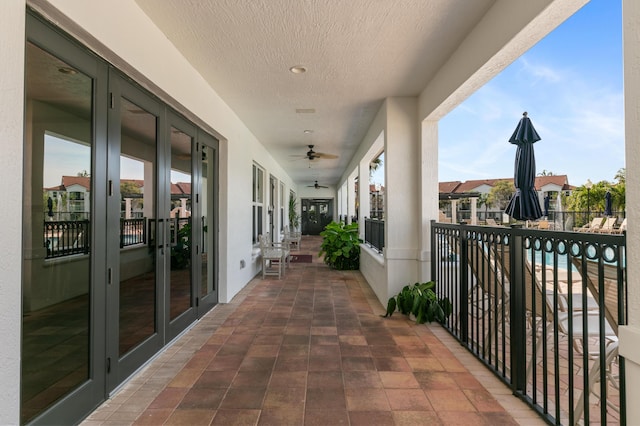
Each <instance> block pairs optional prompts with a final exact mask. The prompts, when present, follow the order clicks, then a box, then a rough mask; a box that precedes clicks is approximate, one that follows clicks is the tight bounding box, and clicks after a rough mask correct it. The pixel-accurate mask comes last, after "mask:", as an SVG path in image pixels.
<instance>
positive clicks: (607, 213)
mask: <svg viewBox="0 0 640 426" xmlns="http://www.w3.org/2000/svg"><path fill="white" fill-rule="evenodd" d="M604 215H605V216H611V191H609V190H607V193H606V194H604Z"/></svg>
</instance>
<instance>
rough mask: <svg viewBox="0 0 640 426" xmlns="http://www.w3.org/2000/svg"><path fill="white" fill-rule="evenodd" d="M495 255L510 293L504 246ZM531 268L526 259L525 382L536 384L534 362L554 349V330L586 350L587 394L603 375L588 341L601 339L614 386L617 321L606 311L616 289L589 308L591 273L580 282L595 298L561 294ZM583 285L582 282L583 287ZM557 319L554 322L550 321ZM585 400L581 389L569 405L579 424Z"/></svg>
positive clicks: (613, 301)
mask: <svg viewBox="0 0 640 426" xmlns="http://www.w3.org/2000/svg"><path fill="white" fill-rule="evenodd" d="M494 255H495V256H496V259H497V264H498V265H501V267H500V269H501V270H502V271H503V272H504V275H505V276H506V281H503V282H502V284H501V286H502V287H503V288H504V289H505V290H507V291H508V289H509V281H510V280H511V276H510V270H509V265H510V258H509V256H510V255H509V250H508V249H507V250H501V251H496V252H495V254H494ZM591 263H593V262H591ZM531 266H532V265H531V263H529V262H525V265H524V291H525V293H524V294H525V305H526V311H527V319H528V323H529V325H528V326H527V330H529V331H528V332H529V336H528V338H527V341H528V342H530V344H531V345H532V353H531V359H530V360H528V365H527V368H526V377H527V380H528V381H529V380H533V381H534V382H535V380H536V379H535V377H536V376H537V373H536V374H534V372H535V371H536V365H537V363H538V362H540V361H541V360H542V359H544V357H546V356H547V355H544V354H543V350H544V349H545V348H546V351H547V353H549V349H553V350H554V351H555V349H554V348H553V345H554V344H555V342H554V338H553V335H554V333H553V331H552V330H557V332H558V333H559V335H560V336H561V337H564V338H565V339H569V340H570V344H571V346H573V351H574V353H576V354H578V355H579V354H584V356H586V357H587V359H588V360H589V361H590V365H589V364H586V365H584V366H583V368H584V371H585V374H588V376H587V377H588V378H587V382H588V387H587V389H589V393H592V392H594V391H595V390H596V386H595V385H596V383H597V382H598V381H599V380H600V377H601V375H600V365H601V364H600V361H599V360H600V355H601V351H600V350H599V349H600V346H599V345H595V346H594V345H593V344H592V343H591V342H589V340H592V339H594V340H598V342H599V341H600V339H602V341H603V343H604V347H605V349H604V353H602V356H603V358H604V362H605V364H604V365H605V371H606V375H607V378H608V381H609V382H610V383H611V384H612V385H613V386H614V387H617V386H618V381H617V380H618V378H617V377H616V376H615V375H614V374H612V373H611V371H612V370H611V363H612V362H613V361H614V360H615V359H616V357H617V354H618V338H617V331H618V325H617V324H618V323H617V317H614V315H613V314H612V313H613V312H617V310H615V311H612V310H611V309H610V306H613V305H614V304H616V303H617V293H615V294H614V293H613V292H611V291H609V288H607V292H608V294H607V295H606V298H605V300H606V302H605V306H604V307H601V306H598V307H597V309H598V310H593V307H594V304H593V302H594V299H595V301H597V300H598V293H597V286H596V285H595V284H594V283H593V281H592V280H593V276H591V274H588V273H586V272H585V273H584V277H583V278H582V281H581V282H582V283H583V284H582V288H583V291H590V292H591V293H592V295H593V297H591V295H589V294H585V295H582V294H571V295H567V294H562V293H561V292H559V288H558V289H557V290H554V288H553V285H555V286H558V284H559V283H558V282H557V281H556V282H554V283H553V285H552V284H548V285H545V284H543V282H544V281H546V282H549V280H548V279H545V280H544V281H543V280H541V279H540V278H541V277H540V276H538V275H536V274H535V273H534V272H533V270H532V267H531ZM579 270H581V269H579ZM614 270H615V269H614ZM498 273H499V272H498ZM576 275H577V274H576ZM611 275H612V270H611V268H610V269H609V271H608V272H607V273H606V274H605V276H606V277H608V278H607V279H612V276H611ZM544 278H547V277H544ZM551 281H552V282H553V281H554V279H552V280H551ZM590 282H591V283H590ZM596 282H597V281H596ZM616 282H617V281H616ZM584 283H586V285H585V284H584ZM586 287H588V288H589V290H586ZM583 296H584V297H586V298H587V305H586V306H585V308H584V309H582V303H583V300H582V299H583ZM505 300H507V299H505ZM569 300H571V302H569ZM616 306H617V305H616ZM569 308H571V309H569ZM600 309H602V310H603V311H604V316H605V319H604V334H603V335H600V315H599V310H600ZM616 309H617V308H616ZM556 318H557V322H554V321H555V319H556ZM585 322H586V324H587V329H586V333H585V330H584V329H583V324H584V323H585ZM580 359H583V358H582V357H580V356H578V357H576V358H575V359H574V360H573V361H572V362H575V361H578V360H580ZM547 362H549V361H547ZM576 389H579V387H576ZM584 403H585V393H584V392H580V396H579V397H578V398H577V400H576V401H575V403H574V406H573V410H574V416H575V417H574V419H575V423H578V421H579V420H580V418H581V416H582V413H583V411H584Z"/></svg>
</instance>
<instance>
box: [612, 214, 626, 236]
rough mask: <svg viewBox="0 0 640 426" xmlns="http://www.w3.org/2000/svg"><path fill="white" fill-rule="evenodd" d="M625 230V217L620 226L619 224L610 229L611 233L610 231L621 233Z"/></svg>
mask: <svg viewBox="0 0 640 426" xmlns="http://www.w3.org/2000/svg"><path fill="white" fill-rule="evenodd" d="M626 230H627V218H626V217H625V218H624V219H623V220H622V223H621V224H620V226H619V227H617V228H613V229H612V230H611V233H612V234H622V233H623V232H624V231H626Z"/></svg>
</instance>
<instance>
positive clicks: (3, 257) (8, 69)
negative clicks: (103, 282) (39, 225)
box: [0, 0, 25, 425]
mask: <svg viewBox="0 0 640 426" xmlns="http://www.w3.org/2000/svg"><path fill="white" fill-rule="evenodd" d="M24 11H25V2H24V1H23V0H8V1H6V0H5V1H3V2H2V13H0V40H2V48H0V64H2V65H1V69H0V95H2V102H0V117H2V124H1V125H0V144H2V155H0V180H1V181H2V183H3V189H2V200H3V205H5V206H21V205H22V141H23V140H24V136H23V126H24V116H23V111H24V31H25V29H24V22H25V18H24ZM21 212H22V210H21V209H19V208H16V209H15V210H14V211H12V212H11V214H5V215H3V218H2V227H3V230H2V233H0V336H2V344H1V345H0V383H2V385H1V386H0V424H3V425H8V424H18V423H19V422H20V410H19V407H20V393H19V391H18V390H19V389H20V326H19V324H20V323H21V321H22V315H21V306H22V302H21V295H20V294H21V293H20V292H21V286H20V283H21V280H22V279H21V269H20V266H19V265H20V264H21V256H22V253H21V251H20V250H19V248H20V241H21V239H22V217H21Z"/></svg>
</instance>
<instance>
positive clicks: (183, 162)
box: [169, 127, 193, 320]
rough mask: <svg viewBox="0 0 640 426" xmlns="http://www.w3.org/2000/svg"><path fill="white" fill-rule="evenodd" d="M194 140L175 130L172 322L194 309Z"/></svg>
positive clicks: (173, 138) (171, 205)
mask: <svg viewBox="0 0 640 426" xmlns="http://www.w3.org/2000/svg"><path fill="white" fill-rule="evenodd" d="M191 142H192V138H191V136H189V135H187V134H185V133H183V132H181V131H180V130H178V129H176V128H173V127H172V128H171V182H170V184H171V203H170V212H169V218H170V221H171V222H170V224H171V276H170V281H169V287H170V290H171V298H170V302H169V303H170V319H171V320H173V319H175V318H176V317H177V316H179V315H180V314H181V313H183V312H185V311H186V310H187V309H189V308H190V307H191V301H192V298H191V243H192V241H193V238H192V227H191V146H192V143H191Z"/></svg>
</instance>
